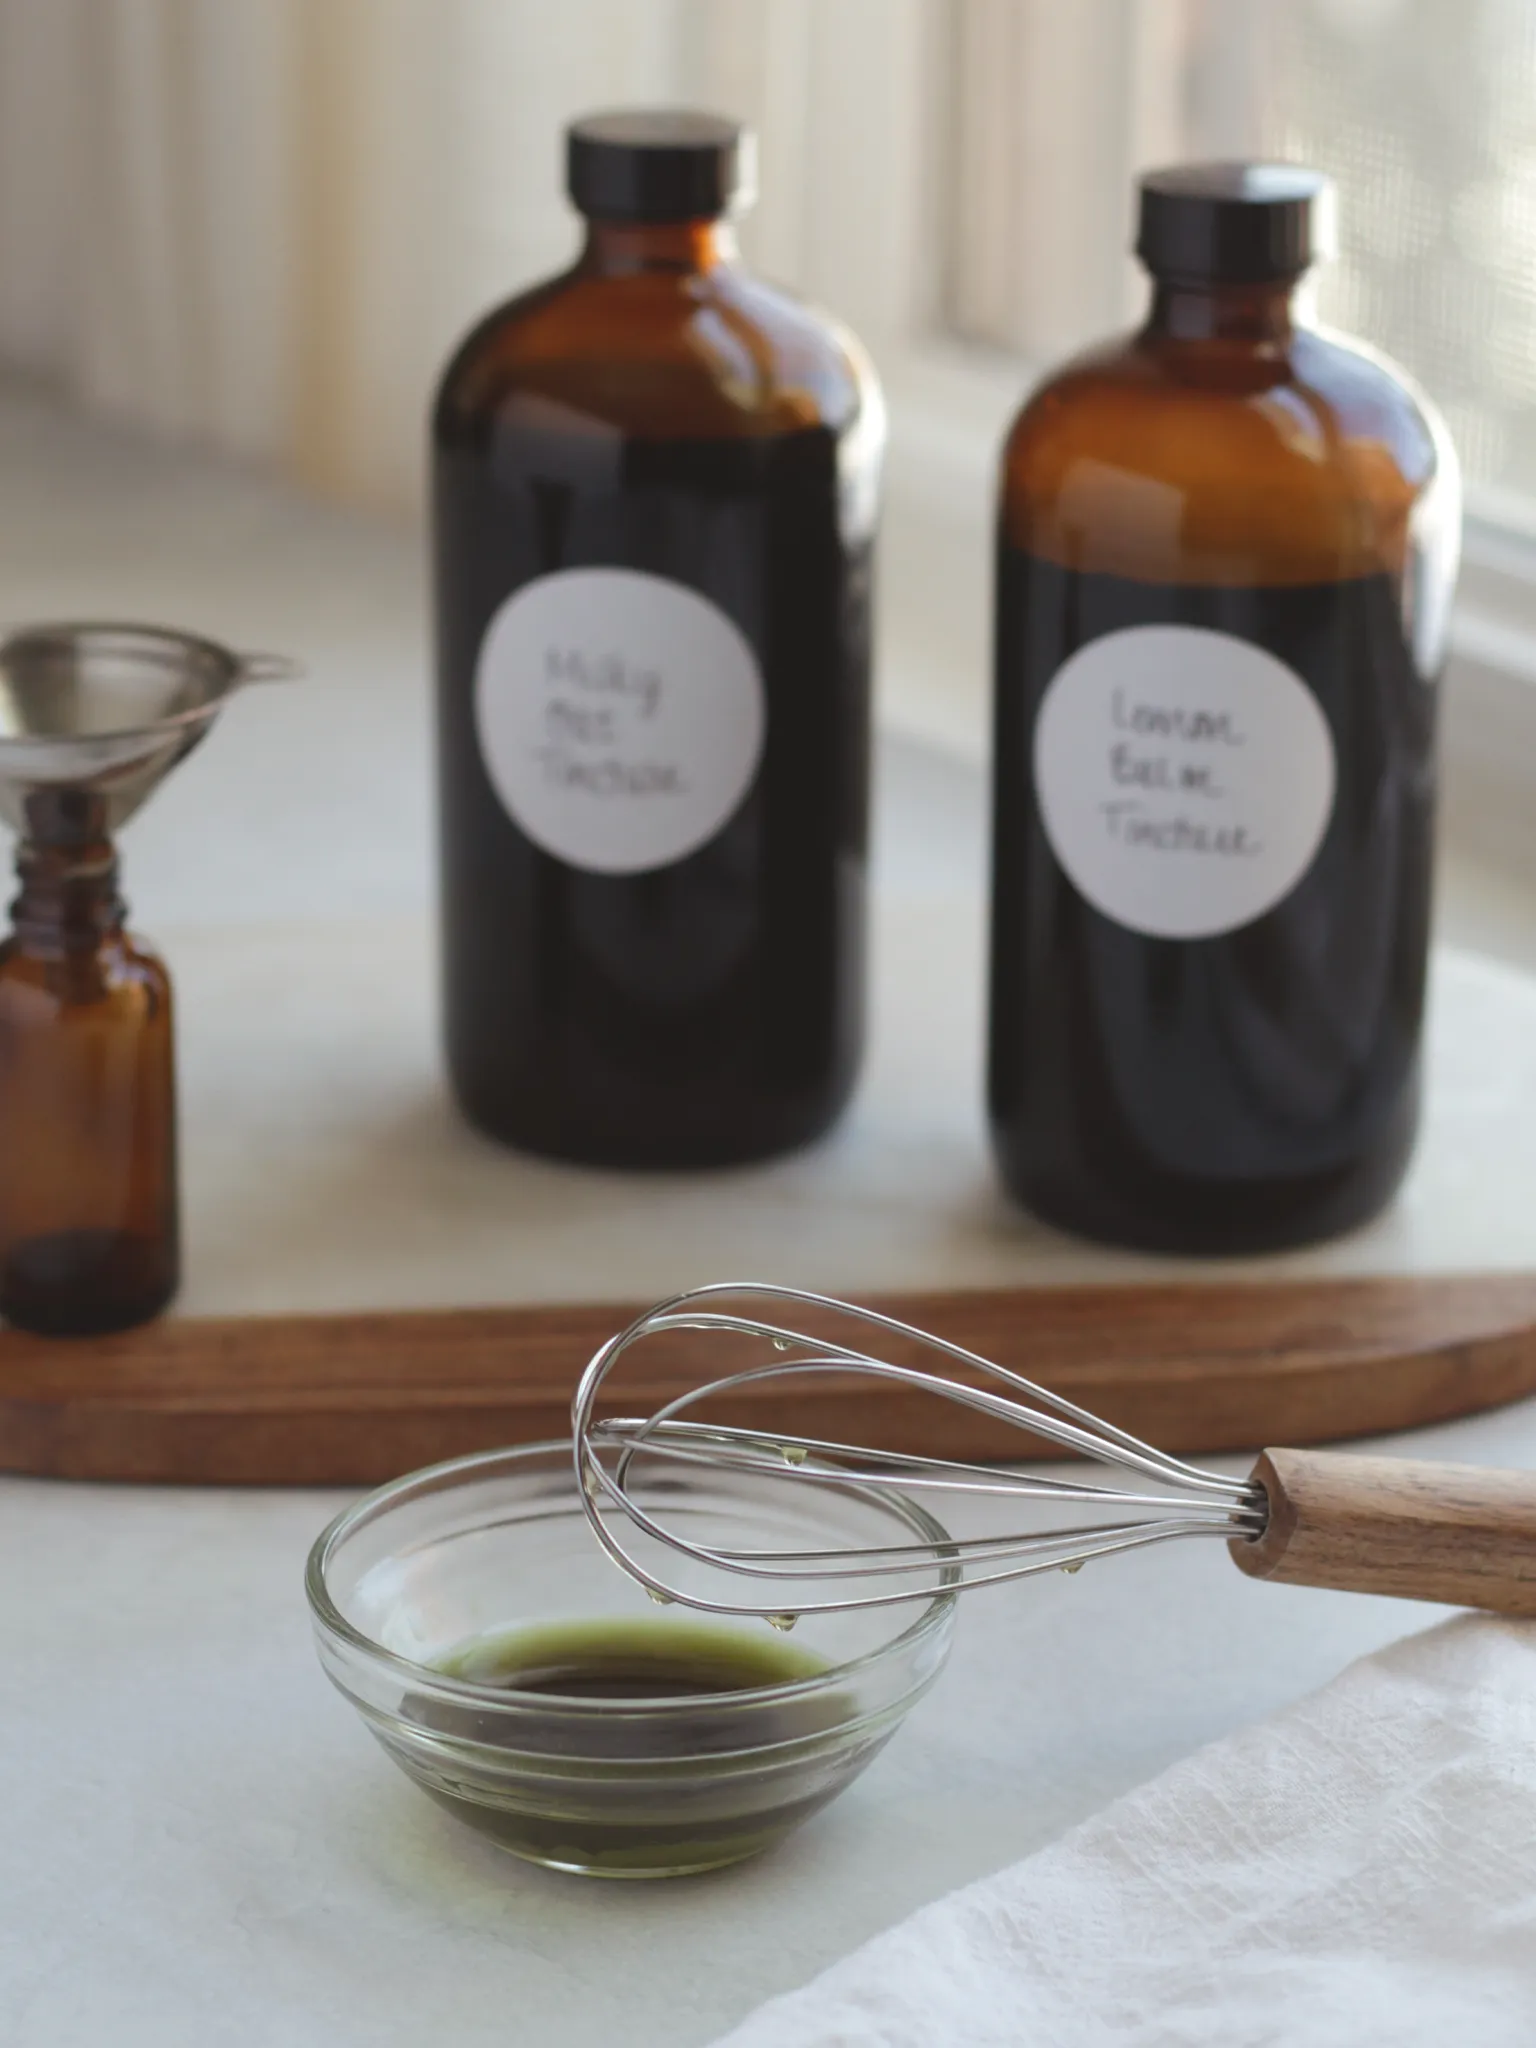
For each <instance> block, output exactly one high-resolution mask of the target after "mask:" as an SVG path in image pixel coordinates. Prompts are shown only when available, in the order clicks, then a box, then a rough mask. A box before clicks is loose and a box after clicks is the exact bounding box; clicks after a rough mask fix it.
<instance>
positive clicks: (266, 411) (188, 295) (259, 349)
mask: <svg viewBox="0 0 1536 2048" xmlns="http://www.w3.org/2000/svg"><path fill="white" fill-rule="evenodd" d="M677 16H678V8H677V6H676V5H675V4H674V0H560V4H559V6H558V7H557V8H554V7H551V6H550V5H549V4H548V0H0V354H3V355H4V356H5V357H6V358H7V359H9V360H10V361H11V362H12V363H16V364H20V365H22V366H25V367H28V368H30V369H33V370H35V371H38V372H41V373H42V374H44V375H46V376H48V377H50V378H53V379H55V380H57V381H58V382H60V383H62V384H63V385H64V386H65V388H67V389H68V390H69V391H70V392H72V393H73V394H74V395H75V396H77V397H78V398H79V399H80V400H82V401H83V402H84V403H86V404H88V405H90V406H92V407H94V408H96V409H98V410H101V411H103V412H106V413H109V414H113V415H116V416H118V417H121V418H124V419H128V420H131V421H134V422H136V423H138V424H141V425H145V426H149V427H152V428H156V429H160V430H162V431H164V432H167V433H171V434H178V435H190V436H196V437H198V438H201V439H203V440H207V441H212V442H214V443H216V444H219V445H222V446H224V447H227V448H229V449H232V450H235V451H238V452H241V453H247V454H254V455H257V456H261V457H264V458H267V459H270V460H273V461H276V462H277V463H279V464H281V465H283V466H284V467H286V468H288V469H290V470H291V471H293V472H294V473H296V474H298V475H299V476H301V477H303V478H305V479H306V480H308V481H310V482H313V483H316V484H319V485H321V486H322V487H325V488H328V489H332V490H341V491H344V492H346V493H348V494H350V495H353V496H356V497H360V498H364V499H371V500H374V501H377V502H383V503H393V504H399V503H402V502H406V501H408V500H409V499H410V498H411V497H412V495H413V494H414V491H415V488H416V479H417V470H418V463H419V442H420V437H421V433H422V408H423V403H424V394H425V392H426V390H427V388H428V386H429V383H430V379H431V375H432V371H433V368H434V366H435V365H436V363H437V362H438V361H439V359H440V358H441V356H442V354H443V352H444V350H445V349H446V348H447V347H448V345H449V343H450V341H451V339H452V337H453V335H454V334H455V333H456V332H457V331H458V330H459V329H460V328H462V326H463V325H464V323H465V322H466V321H467V320H468V319H469V318H470V317H471V316H472V315H473V313H474V312H475V311H476V310H477V309H478V308H479V307H481V306H483V305H485V304H486V303H488V302H489V301H490V300H491V299H493V298H495V297H497V296H498V295H500V294H502V293H504V292H506V291H507V290H508V289H510V288H512V287H513V286H515V285H516V284H517V283H518V282H520V281H522V280H523V279H525V278H528V277H530V276H532V275H534V274H535V273H536V272H538V271H539V270H540V269H543V268H546V267H548V266H549V265H551V264H552V263H554V262H556V261H558V260H559V258H560V256H561V254H562V252H563V251H565V250H567V249H568V248H569V247H570V244H571V235H572V231H571V227H570V223H569V217H568V215H566V214H565V211H564V208H563V206H562V204H561V200H560V194H559V184H558V169H557V166H558V133H559V129H560V125H561V123H562V121H563V120H564V119H565V118H566V116H567V115H568V114H569V113H570V112H571V111H573V110H574V109H576V108H578V107H580V106H583V105H590V104H592V103H594V102H602V101H605V100H625V99H648V98H656V97H663V98H664V97H668V96H670V95H671V94H672V93H673V92H674V91H675V90H676V89H677V85H678V80H677V76H676V70H677Z"/></svg>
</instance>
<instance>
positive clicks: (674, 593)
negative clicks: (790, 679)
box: [475, 569, 767, 875]
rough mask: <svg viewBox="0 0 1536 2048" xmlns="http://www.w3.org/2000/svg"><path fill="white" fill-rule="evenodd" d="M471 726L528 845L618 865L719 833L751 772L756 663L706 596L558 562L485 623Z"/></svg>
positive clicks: (761, 725)
mask: <svg viewBox="0 0 1536 2048" xmlns="http://www.w3.org/2000/svg"><path fill="white" fill-rule="evenodd" d="M475 725H476V729H477V731H478V733H479V738H480V751H481V754H482V756H483V757H484V760H485V766H486V772H487V774H488V775H489V776H490V778H491V784H492V787H493V788H494V789H495V791H496V794H497V795H498V796H499V797H500V798H501V801H502V802H503V803H504V804H505V805H506V807H507V810H508V811H509V812H510V813H511V815H512V817H513V818H514V819H515V820H516V821H517V823H518V824H519V825H520V826H521V827H522V829H523V831H524V832H526V833H527V835H528V837H529V838H530V839H531V840H532V841H533V842H534V844H535V845H536V846H539V847H542V848H543V850H544V851H545V852H546V853H552V854H554V855H556V856H557V858H559V859H560V860H563V861H568V862H569V863H570V865H571V866H572V867H578V868H590V869H594V870H596V871H597V872H598V873H599V874H607V875H630V874H638V873H641V872H642V871H643V870H645V869H647V868H659V867H665V866H666V865H667V864H668V863H669V862H671V861H676V860H681V859H682V858H683V856H684V855H685V854H689V853H692V852H693V851H694V850H695V849H696V848H698V847H700V846H702V845H703V844H704V843H705V841H706V840H708V839H712V838H713V837H714V835H715V834H716V833H717V832H718V831H719V830H720V828H721V826H722V825H723V824H724V823H725V822H726V820H727V819H728V818H729V817H730V816H731V814H732V813H733V812H734V811H735V810H736V809H737V807H738V806H739V805H740V803H741V800H742V798H743V797H744V796H745V795H746V793H747V791H748V789H750V787H751V786H752V781H753V778H754V776H755V775H756V774H757V768H758V763H759V761H760V760H761V759H762V753H763V739H764V735H765V732H766V729H767V711H766V706H765V702H764V695H763V681H762V675H761V673H760V671H759V669H758V665H757V658H756V656H755V655H754V654H753V652H752V649H751V647H750V646H749V645H748V643H747V641H746V639H745V637H744V636H743V634H742V633H741V631H740V629H739V628H738V627H737V626H735V625H734V624H733V623H732V621H731V620H730V619H728V618H727V617H726V615H725V613H724V612H722V611H721V610H720V608H719V607H718V606H717V605H713V604H711V603H709V601H708V600H707V599H706V598H702V597H700V596H698V594H697V593H696V592H694V591H692V590H688V589H686V588H685V587H684V586H683V585H682V584H680V583H672V582H669V581H668V580H667V579H666V578H665V577H662V576H646V575H642V574H640V573H639V572H638V571H637V570H634V569H563V570H560V571H559V572H558V573H557V574H555V575H552V576H541V577H540V578H539V579H538V580H537V581H536V582H533V583H529V584H525V585H524V587H523V588H522V589H521V590H519V591H517V592H515V593H514V595H513V596H511V597H509V598H508V599H507V601H506V603H505V604H504V605H503V606H502V607H501V609H500V610H499V611H498V612H497V614H496V616H495V617H494V618H493V619H492V621H491V623H490V626H489V628H488V630H487V632H486V636H485V639H484V641H483V643H482V644H481V648H480V660H479V664H478V667H477V669H476V674H475Z"/></svg>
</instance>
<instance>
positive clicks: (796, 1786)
mask: <svg viewBox="0 0 1536 2048" xmlns="http://www.w3.org/2000/svg"><path fill="white" fill-rule="evenodd" d="M437 1669H438V1670H439V1671H441V1672H442V1673H443V1674H444V1675H445V1676H447V1677H450V1678H460V1679H467V1680H469V1681H471V1682H472V1683H474V1684H476V1685H482V1686H493V1687H496V1688H497V1689H505V1690H506V1691H507V1692H508V1693H509V1694H515V1695H516V1696H517V1698H518V1700H519V1701H520V1702H523V1701H525V1702H527V1707H526V1711H525V1713H524V1714H523V1715H522V1716H520V1717H519V1719H518V1721H517V1722H516V1724H515V1725H514V1724H512V1723H509V1721H508V1720H507V1719H506V1718H504V1717H502V1716H498V1715H496V1714H489V1713H485V1712H483V1711H480V1710H477V1709H476V1707H475V1706H474V1705H473V1703H472V1702H469V1701H466V1702H465V1703H464V1704H463V1705H462V1706H461V1705H458V1704H453V1705H450V1704H448V1703H447V1702H444V1701H433V1702H431V1703H430V1704H428V1703H425V1702H423V1703H420V1704H418V1705H416V1706H415V1707H414V1708H413V1709H412V1712H411V1717H412V1718H414V1719H418V1720H421V1721H423V1722H425V1723H427V1725H429V1726H430V1727H431V1728H432V1729H433V1730H434V1731H435V1732H436V1734H437V1735H438V1736H439V1737H440V1738H441V1739H442V1743H443V1745H444V1748H443V1752H442V1757H441V1760H439V1759H438V1758H434V1759H433V1760H432V1764H431V1767H430V1768H428V1769H423V1767H422V1759H421V1758H420V1757H419V1756H416V1755H414V1754H411V1753H406V1754H403V1755H402V1761H403V1762H404V1763H405V1764H406V1768H407V1769H408V1770H410V1771H411V1772H412V1774H413V1775H414V1776H416V1777H417V1778H418V1780H419V1782H420V1783H421V1784H423V1785H424V1786H425V1787H426V1789H427V1791H429V1792H430V1793H431V1794H432V1796H433V1797H434V1798H435V1799H437V1800H438V1801H439V1803H440V1804H442V1805H443V1806H445V1807H447V1808H448V1810H449V1811H450V1812H451V1813H453V1814H455V1815H456V1816H457V1818H459V1819H460V1820H463V1821H465V1822H467V1823H468V1824H469V1825H470V1826H471V1827H473V1828H476V1829H477V1830H478V1831H479V1832H480V1833H482V1834H485V1835H489V1836H490V1837H491V1838H492V1840H494V1841H496V1842H498V1843H499V1844H500V1845H501V1846H502V1847H503V1848H506V1849H511V1850H513V1851H515V1852H516V1853H517V1854H518V1855H520V1856H524V1857H527V1858H530V1859H531V1860H532V1861H534V1862H538V1863H546V1864H550V1865H553V1866H555V1867H557V1868H565V1869H571V1870H582V1871H588V1872H592V1873H596V1874H599V1875H609V1876H615V1877H624V1876H658V1875H665V1874H669V1873H671V1872H674V1871H676V1872H687V1871H698V1870H706V1869H712V1868H716V1867H718V1866H719V1865H722V1864H727V1863H735V1862H739V1861H740V1860H741V1858H743V1857H745V1856H750V1855H754V1854H756V1853H757V1852H758V1851H759V1850H761V1849H764V1848H767V1847H769V1846H770V1845H771V1844H772V1843H774V1842H776V1841H777V1840H779V1839H780V1838H781V1837H782V1836H783V1835H785V1834H787V1833H788V1832H789V1831H790V1830H791V1829H792V1828H794V1827H796V1826H798V1825H799V1823H800V1822H801V1821H802V1820H804V1819H806V1818H807V1816H808V1815H810V1814H812V1813H814V1812H815V1811H816V1809H817V1808H818V1807H820V1806H822V1805H824V1804H825V1803H826V1801H827V1800H828V1799H830V1798H831V1797H832V1796H833V1795H834V1794H835V1793H836V1792H837V1791H838V1790H839V1789H840V1788H841V1786H842V1784H843V1783H844V1782H845V1780H846V1776H847V1774H848V1770H849V1764H848V1761H847V1737H846V1736H845V1735H841V1736H840V1731H841V1730H842V1729H843V1726H844V1723H845V1722H846V1721H847V1719H848V1718H849V1716H850V1713H851V1712H852V1709H851V1706H850V1704H849V1703H848V1702H846V1701H844V1700H842V1699H841V1698H840V1697H839V1696H838V1695H836V1694H832V1695H829V1694H827V1693H825V1692H816V1693H813V1694H811V1695H810V1696H809V1697H806V1698H798V1699H797V1698H795V1697H793V1696H791V1697H789V1698H787V1699H786V1700H784V1701H783V1703H782V1704H780V1705H778V1706H776V1707H774V1708H772V1709H771V1710H765V1709H764V1707H763V1706H762V1705H754V1706H751V1707H749V1708H746V1709H743V1708H739V1707H736V1706H734V1705H733V1701H732V1696H733V1695H736V1694H742V1693H746V1692H748V1691H753V1690H756V1689H758V1688H760V1687H767V1686H782V1685H790V1684H794V1683H795V1682H797V1681H802V1680H806V1679H814V1678H818V1677H820V1676H821V1675H822V1674H823V1672H824V1671H825V1669H826V1666H825V1664H824V1662H823V1661H822V1659H821V1658H819V1657H818V1656H817V1655H816V1654H815V1653H814V1652H813V1651H809V1650H806V1649H803V1648H801V1647H799V1646H798V1645H791V1644H789V1643H786V1642H784V1641H782V1640H780V1639H778V1638H776V1637H773V1636H771V1635H768V1634H766V1632H764V1633H759V1632H757V1631H749V1630H748V1629H746V1628H739V1629H738V1628H725V1627H717V1626H712V1625H709V1624H705V1623H700V1622H673V1621H668V1620H664V1619H661V1618H660V1617H658V1618H657V1619H656V1620H655V1621H639V1622H630V1621H597V1622H571V1623H567V1624H563V1625H562V1624H551V1625H548V1626H544V1627H535V1628H526V1629H516V1630H509V1631H508V1632H506V1633H505V1634H504V1635H499V1636H498V1635H491V1636H486V1637H480V1638H477V1639H475V1640H474V1641H473V1642H470V1643H467V1644H464V1645H461V1646H460V1648H459V1649H457V1650H455V1651H453V1652H452V1653H450V1654H449V1655H447V1656H445V1657H443V1658H441V1659H440V1660H439V1661H438V1665H437ZM541 1699H548V1700H549V1702H550V1711H549V1715H548V1718H547V1719H546V1718H545V1717H544V1715H543V1714H542V1713H541V1711H540V1708H539V1704H538V1703H539V1701H540V1700H541ZM557 1702H558V1703H559V1705H558V1706H557V1704H556V1703H557ZM580 1706H584V1707H586V1708H588V1709H597V1710H599V1712H598V1713H597V1714H595V1715H594V1714H593V1713H592V1712H588V1713H586V1714H583V1715H582V1716H581V1718H580V1721H579V1723H576V1724H573V1722H572V1721H571V1720H570V1718H569V1716H570V1714H571V1713H572V1711H573V1709H576V1708H578V1707H580ZM604 1706H609V1707H612V1709H613V1713H612V1715H611V1716H602V1715H601V1712H600V1710H601V1709H602V1708H603V1707H604ZM647 1707H649V1708H651V1709H653V1711H651V1712H644V1711H643V1710H644V1709H646V1708H647ZM626 1709H629V1710H637V1711H626ZM744 1711H745V1712H746V1713H748V1714H749V1715H750V1718H749V1719H747V1718H743V1714H744ZM871 1739H872V1741H873V1743H874V1746H876V1747H878V1746H879V1744H880V1742H882V1741H883V1740H884V1731H883V1732H882V1733H881V1734H879V1735H877V1736H875V1737H873V1738H871ZM459 1743H470V1744H473V1745H474V1746H475V1765H474V1772H473V1775H474V1778H475V1780H476V1783H477V1785H478V1789H479V1796H478V1797H476V1798H473V1799H471V1798H467V1797H465V1796H464V1792H463V1790H462V1780H461V1778H460V1775H459V1773H458V1772H456V1771H455V1769H454V1768H453V1763H452V1751H453V1746H454V1745H455V1744H459ZM488 1749H503V1750H505V1752H506V1764H505V1768H504V1770H500V1771H492V1770H490V1769H488V1766H487V1760H486V1752H487V1750H488ZM465 1775H466V1776H467V1775H469V1774H468V1773H466V1774H465Z"/></svg>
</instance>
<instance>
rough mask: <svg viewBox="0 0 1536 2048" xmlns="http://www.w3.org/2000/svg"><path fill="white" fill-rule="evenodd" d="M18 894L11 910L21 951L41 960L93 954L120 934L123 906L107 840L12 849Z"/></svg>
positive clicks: (29, 843)
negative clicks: (17, 880)
mask: <svg viewBox="0 0 1536 2048" xmlns="http://www.w3.org/2000/svg"><path fill="white" fill-rule="evenodd" d="M16 873H17V876H18V877H19V879H20V882H21V893H20V894H19V895H18V896H17V898H16V900H15V902H14V903H12V905H11V918H12V921H13V923H14V925H15V931H16V938H17V941H18V943H19V944H20V946H21V949H22V951H23V952H26V953H31V954H33V955H35V956H36V957H37V958H39V959H45V960H58V959H62V958H64V957H65V956H66V955H72V954H81V953H96V952H99V951H100V949H101V948H102V947H103V946H104V945H106V944H108V943H110V942H111V941H112V940H114V939H120V938H121V937H122V935H123V918H124V916H125V914H126V906H125V905H124V903H123V899H122V897H121V896H120V895H119V894H118V889H117V855H116V853H115V851H114V850H113V847H112V844H111V842H110V841H109V840H106V839H92V840H86V841H82V842H81V843H79V844H77V845H70V846H55V845H40V844H38V843H37V842H36V841H35V840H30V839H24V840H23V841H22V842H21V844H20V845H19V846H18V847H17V849H16Z"/></svg>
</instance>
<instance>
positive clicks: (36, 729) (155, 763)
mask: <svg viewBox="0 0 1536 2048" xmlns="http://www.w3.org/2000/svg"><path fill="white" fill-rule="evenodd" d="M297 673H298V669H297V666H296V665H295V664H294V663H292V662H289V661H286V660H284V659H283V658H282V657H281V656H279V655H268V654H235V653H232V652H231V651H230V650H229V649H228V648H227V647H220V646H219V645H218V644H217V643H216V642H215V641H212V640H202V639H199V638H198V637H197V636H196V635H195V634H191V633H175V632H170V631H167V630H163V629H161V628H159V627H155V626H121V625H66V626H32V627H28V628H27V629H26V630H25V631H22V632H18V633H13V634H12V635H11V636H10V637H9V638H8V639H6V640H3V641H0V819H3V820H4V821H5V823H6V824H7V825H9V826H11V827H12V828H13V830H15V831H16V832H18V833H21V834H22V835H23V836H25V837H28V838H32V839H36V840H53V841H58V840H68V839H74V838H84V837H97V836H107V835H110V834H112V833H114V832H116V830H117V828H118V827H119V826H120V825H122V824H123V823H124V822H125V821H126V820H127V819H128V818H131V817H132V816H133V813H134V812H135V811H136V810H137V809H138V808H139V806H140V804H142V803H143V802H144V800H145V799H146V797H148V796H149V795H150V794H151V792H152V791H153V790H154V789H155V788H156V786H157V785H158V784H159V783H160V782H161V781H162V780H163V779H164V777H165V776H167V775H168V774H169V773H170V771H171V770H172V769H173V768H174V767H175V766H176V763H177V762H178V761H180V760H181V759H182V758H183V757H184V756H185V755H187V754H189V753H190V752H191V751H192V749H193V748H194V747H195V746H196V745H197V743H198V741H199V740H200V739H201V738H202V737H203V735H204V734H205V733H206V732H207V730H208V728H209V726H210V725H212V723H213V721H214V719H215V718H216V717H217V716H218V714H219V712H220V711H221V710H222V709H223V708H224V705H225V704H226V702H227V701H228V699H229V697H230V695H231V693H232V692H233V691H235V690H237V689H239V688H241V687H242V685H244V684H246V683H251V682H258V681H263V682H264V681H276V680H277V679H279V678H280V677H286V676H292V675H296V674H297Z"/></svg>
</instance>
